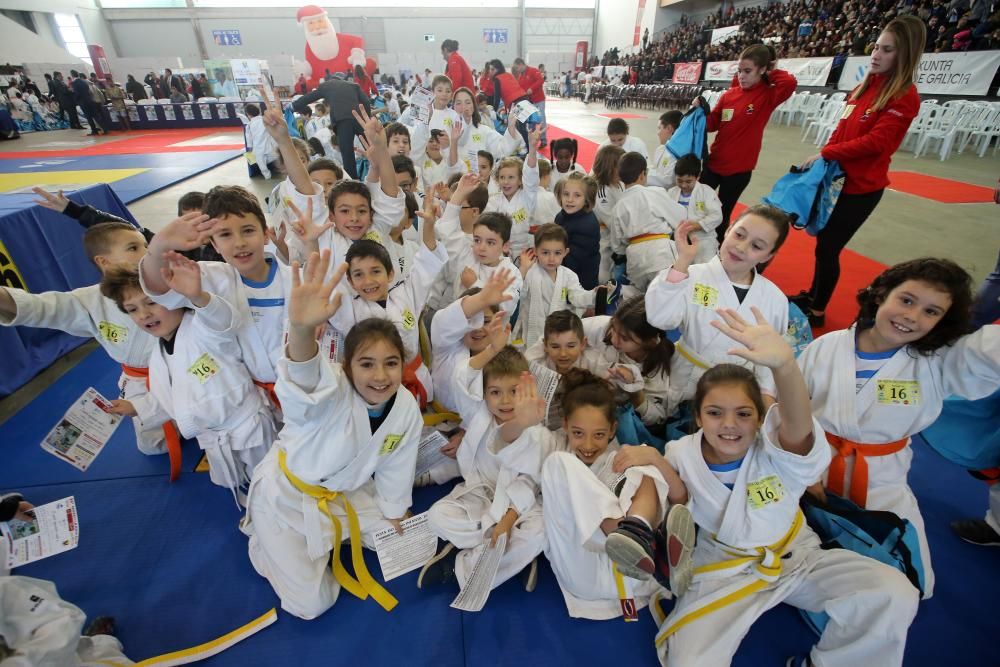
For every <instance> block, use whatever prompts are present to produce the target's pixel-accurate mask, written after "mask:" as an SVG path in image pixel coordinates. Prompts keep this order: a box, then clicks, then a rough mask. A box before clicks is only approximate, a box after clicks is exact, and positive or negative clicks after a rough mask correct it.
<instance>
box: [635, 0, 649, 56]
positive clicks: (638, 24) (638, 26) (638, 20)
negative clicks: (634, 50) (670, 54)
mask: <svg viewBox="0 0 1000 667" xmlns="http://www.w3.org/2000/svg"><path fill="white" fill-rule="evenodd" d="M645 9H646V0H639V6H638V7H637V8H636V10H635V32H634V33H633V34H632V46H639V43H640V42H641V41H642V40H641V39H640V37H639V33H640V32H641V31H642V13H643V11H645Z"/></svg>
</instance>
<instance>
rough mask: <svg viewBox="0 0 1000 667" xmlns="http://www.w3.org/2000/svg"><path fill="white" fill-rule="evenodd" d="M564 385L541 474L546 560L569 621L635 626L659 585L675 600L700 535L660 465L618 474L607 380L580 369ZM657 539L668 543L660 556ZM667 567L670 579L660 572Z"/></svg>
mask: <svg viewBox="0 0 1000 667" xmlns="http://www.w3.org/2000/svg"><path fill="white" fill-rule="evenodd" d="M562 383H563V384H564V386H565V394H564V395H563V397H562V398H561V403H562V405H561V408H562V410H561V411H562V413H563V415H564V418H563V423H562V425H561V427H560V429H559V430H558V431H556V432H554V433H549V435H548V436H547V437H546V448H547V450H548V451H549V452H550V453H548V455H547V456H546V459H545V462H544V464H543V465H542V497H543V498H544V500H545V507H544V511H543V513H542V514H543V518H544V521H545V536H546V547H545V555H546V557H548V559H549V562H550V563H551V564H552V571H553V572H554V573H555V575H556V580H557V581H558V582H559V588H560V589H561V590H562V594H563V599H564V600H565V601H566V608H567V610H568V611H569V615H570V616H573V617H575V618H589V619H593V620H603V619H608V618H616V617H619V616H623V617H624V618H625V620H626V621H634V620H638V611H639V610H640V609H642V608H643V607H644V606H646V603H647V601H648V600H649V598H650V596H652V594H653V593H654V592H655V591H656V590H657V589H658V588H659V587H660V584H659V583H658V581H663V583H664V584H667V583H670V586H671V589H672V590H675V591H678V590H680V589H681V588H683V587H685V586H686V583H685V581H684V579H685V578H689V577H690V574H691V569H690V565H689V563H690V553H691V549H692V548H693V546H694V541H695V532H694V524H693V522H692V521H691V518H690V513H688V512H687V508H686V507H684V505H683V504H682V503H684V502H686V501H687V492H686V490H685V488H684V485H683V484H682V483H681V482H680V478H679V477H678V476H677V473H676V472H675V471H674V470H673V469H672V468H670V466H669V464H667V462H666V461H665V460H663V459H661V461H662V463H657V464H656V465H638V466H632V467H627V468H623V469H619V468H620V466H618V465H617V464H616V457H617V455H618V454H619V443H618V441H617V440H616V439H615V430H616V423H615V422H616V417H615V413H616V404H615V397H614V393H613V391H612V389H611V387H610V386H609V385H608V384H607V383H606V382H605V381H603V380H601V379H600V378H598V377H597V376H595V375H593V374H592V373H590V372H588V371H585V370H579V369H575V370H571V371H569V372H568V373H567V374H566V375H565V376H564V377H563V380H562ZM661 469H662V472H661ZM664 473H666V475H667V476H668V477H667V478H665V477H664ZM667 479H669V483H668V481H667ZM668 500H669V503H668ZM668 504H669V505H673V508H672V509H671V510H670V519H669V520H667V516H668ZM661 526H662V527H661ZM657 530H659V532H660V534H661V535H664V536H665V537H664V538H662V539H661V541H660V545H659V550H660V553H659V554H656V553H655V552H656V547H655V546H654V545H655V543H656V538H655V536H654V532H656V531H657ZM671 536H672V539H671ZM668 541H669V542H670V543H672V544H674V548H673V550H672V552H673V556H674V561H673V563H669V562H668V558H667V555H666V551H667V550H666V548H665V547H666V544H667V543H668ZM658 561H659V563H658ZM664 562H668V565H667V568H668V571H667V572H661V571H659V570H658V569H657V567H656V566H657V564H661V565H662V563H664ZM617 563H621V565H618V564H617ZM685 572H686V574H685ZM650 575H655V576H653V577H651V576H650ZM636 579H638V580H636ZM671 579H672V582H670V580H671Z"/></svg>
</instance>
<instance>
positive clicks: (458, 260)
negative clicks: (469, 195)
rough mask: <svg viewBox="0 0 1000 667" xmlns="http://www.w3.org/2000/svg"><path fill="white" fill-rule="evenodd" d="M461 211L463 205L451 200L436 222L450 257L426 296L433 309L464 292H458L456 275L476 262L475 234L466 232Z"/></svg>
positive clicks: (446, 304)
mask: <svg viewBox="0 0 1000 667" xmlns="http://www.w3.org/2000/svg"><path fill="white" fill-rule="evenodd" d="M461 212H462V207H461V206H457V205H455V204H452V203H451V202H448V203H447V204H445V207H444V213H443V214H442V215H441V217H440V218H439V219H438V221H437V222H436V223H435V224H434V235H435V236H436V237H437V241H438V243H440V244H442V245H443V246H444V248H445V252H446V254H447V256H448V261H447V262H446V263H445V265H444V268H443V269H442V270H441V272H440V273H439V274H438V277H437V279H436V280H435V281H434V284H433V286H432V287H431V293H430V295H429V296H428V299H427V305H428V306H430V307H431V308H432V309H434V310H441V309H442V308H445V307H447V306H448V304H450V303H452V302H453V301H454V300H455V299H456V298H457V297H458V294H461V291H462V290H460V291H458V292H456V291H455V290H456V288H460V287H461V283H460V282H459V278H458V277H457V276H460V275H461V273H462V269H464V268H465V267H466V266H472V264H473V263H474V262H475V259H474V258H473V256H472V235H471V234H466V233H465V231H464V230H463V229H462V219H461V217H460V216H461Z"/></svg>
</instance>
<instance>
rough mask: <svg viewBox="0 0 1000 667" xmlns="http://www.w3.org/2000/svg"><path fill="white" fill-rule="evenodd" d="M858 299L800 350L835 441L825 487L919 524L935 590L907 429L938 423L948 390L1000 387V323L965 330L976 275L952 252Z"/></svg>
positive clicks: (975, 394)
mask: <svg viewBox="0 0 1000 667" xmlns="http://www.w3.org/2000/svg"><path fill="white" fill-rule="evenodd" d="M858 304H859V306H860V309H859V311H858V317H857V320H856V321H855V324H854V325H853V326H852V327H851V328H849V329H845V330H842V331H832V332H830V333H828V334H825V335H823V336H820V337H819V338H817V339H816V340H814V341H813V342H812V343H810V344H809V346H808V347H807V348H806V349H805V351H804V352H803V353H802V355H801V357H800V358H799V365H800V366H801V367H802V372H803V374H804V375H805V377H806V386H807V387H808V389H809V395H810V396H811V397H812V407H813V412H814V413H815V415H816V419H817V420H818V421H819V423H820V426H821V427H822V428H823V430H825V431H826V434H827V440H828V441H829V442H830V445H831V446H832V448H833V462H832V463H831V465H830V470H829V473H828V475H827V488H828V489H830V490H832V491H833V492H834V493H836V494H838V495H842V496H844V497H848V498H850V499H851V500H853V501H854V502H855V503H857V504H858V505H860V506H862V507H866V508H868V509H870V510H886V511H889V512H893V513H895V514H897V515H899V516H900V517H902V518H904V519H907V520H908V521H909V522H910V523H912V524H913V525H914V527H915V528H916V529H917V534H918V535H919V537H920V557H921V561H922V563H923V567H924V597H925V598H928V597H930V596H931V595H932V594H933V592H934V571H933V569H932V568H931V557H930V551H929V548H928V545H927V534H926V532H925V530H924V520H923V517H922V516H921V515H920V508H919V507H918V506H917V499H916V497H915V496H914V494H913V491H912V490H911V489H910V486H909V484H908V483H907V476H908V474H909V471H910V463H911V461H912V460H913V450H912V449H911V448H910V437H911V436H912V435H914V434H916V433H919V432H920V431H922V430H923V429H925V428H927V427H928V426H929V425H931V424H932V423H934V421H935V420H936V419H937V417H938V415H939V414H941V409H942V406H943V403H944V399H946V398H947V397H948V396H950V395H957V396H961V397H963V398H967V399H970V400H971V399H979V398H984V397H986V396H989V395H990V394H992V393H993V392H995V391H996V390H997V387H1000V326H996V325H987V326H984V327H983V328H982V329H980V330H979V331H977V332H975V333H973V334H969V335H963V334H965V332H966V331H968V330H969V313H970V306H971V304H972V290H971V279H970V277H969V274H968V273H966V271H965V270H964V269H962V268H961V267H959V266H958V265H957V264H955V263H954V262H951V261H949V260H946V259H935V258H922V259H914V260H911V261H908V262H903V263H902V264H897V265H896V266H893V267H891V268H889V269H886V270H885V271H884V272H882V274H880V275H879V276H878V277H877V278H875V280H874V281H873V282H872V284H871V285H870V286H869V287H868V288H866V289H865V290H864V291H863V292H860V293H859V294H858Z"/></svg>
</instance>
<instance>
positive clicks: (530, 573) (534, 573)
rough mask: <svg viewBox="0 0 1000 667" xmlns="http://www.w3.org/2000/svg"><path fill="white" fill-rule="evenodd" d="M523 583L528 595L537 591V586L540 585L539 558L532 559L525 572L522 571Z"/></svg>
mask: <svg viewBox="0 0 1000 667" xmlns="http://www.w3.org/2000/svg"><path fill="white" fill-rule="evenodd" d="M521 583H522V584H524V590H525V591H527V592H528V593H532V592H534V590H535V585H536V584H537V583H538V558H537V557H536V558H532V559H531V563H529V564H528V566H527V567H525V568H524V569H523V570H521Z"/></svg>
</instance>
